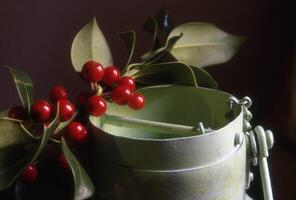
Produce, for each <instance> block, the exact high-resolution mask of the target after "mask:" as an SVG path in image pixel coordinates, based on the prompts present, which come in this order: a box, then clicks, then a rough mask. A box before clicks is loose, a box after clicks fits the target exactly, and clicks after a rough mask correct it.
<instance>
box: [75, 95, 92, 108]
mask: <svg viewBox="0 0 296 200" xmlns="http://www.w3.org/2000/svg"><path fill="white" fill-rule="evenodd" d="M90 96H91V94H90V93H86V92H84V93H80V94H79V95H78V96H77V98H76V104H77V106H82V105H83V104H85V103H86V101H87V99H88V98H89V97H90Z"/></svg>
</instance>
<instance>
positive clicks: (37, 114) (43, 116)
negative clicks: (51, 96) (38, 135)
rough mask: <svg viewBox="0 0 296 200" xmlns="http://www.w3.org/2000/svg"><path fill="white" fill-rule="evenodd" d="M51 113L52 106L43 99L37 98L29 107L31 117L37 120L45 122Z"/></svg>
mask: <svg viewBox="0 0 296 200" xmlns="http://www.w3.org/2000/svg"><path fill="white" fill-rule="evenodd" d="M51 113H52V106H51V105H50V104H49V103H48V102H47V101H44V100H39V101H37V102H36V103H34V104H33V105H32V107H31V115H32V118H33V119H34V120H35V121H37V122H47V121H49V119H50V116H51Z"/></svg>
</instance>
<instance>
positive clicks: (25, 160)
mask: <svg viewBox="0 0 296 200" xmlns="http://www.w3.org/2000/svg"><path fill="white" fill-rule="evenodd" d="M58 124H59V122H58V116H57V117H56V118H55V120H54V121H53V122H52V123H51V124H50V125H49V127H46V126H45V125H44V133H43V134H42V138H41V141H40V143H39V144H38V145H37V146H36V145H34V143H33V141H32V138H31V137H29V136H28V134H27V133H26V131H27V130H25V129H24V127H23V126H22V124H21V122H20V121H18V120H13V119H9V118H2V119H0V190H3V189H7V188H8V187H10V186H11V185H12V184H13V183H14V181H15V180H16V179H17V178H18V176H19V175H20V174H21V173H22V171H23V170H24V169H26V168H27V167H28V166H29V165H31V164H32V163H34V162H35V161H36V159H37V158H38V157H39V155H40V154H41V153H42V151H43V150H44V148H45V147H46V145H47V143H48V141H49V138H50V136H51V135H52V134H53V133H54V131H55V130H56V128H57V126H58ZM28 147H29V148H28Z"/></svg>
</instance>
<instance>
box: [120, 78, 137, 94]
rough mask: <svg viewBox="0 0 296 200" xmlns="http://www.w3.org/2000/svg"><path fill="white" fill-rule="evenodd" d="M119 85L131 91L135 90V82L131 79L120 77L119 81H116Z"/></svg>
mask: <svg viewBox="0 0 296 200" xmlns="http://www.w3.org/2000/svg"><path fill="white" fill-rule="evenodd" d="M119 85H124V86H127V87H129V88H130V90H131V91H134V90H135V88H136V82H135V80H134V79H133V78H132V77H128V76H125V77H122V78H121V79H120V80H119V81H118V86H119Z"/></svg>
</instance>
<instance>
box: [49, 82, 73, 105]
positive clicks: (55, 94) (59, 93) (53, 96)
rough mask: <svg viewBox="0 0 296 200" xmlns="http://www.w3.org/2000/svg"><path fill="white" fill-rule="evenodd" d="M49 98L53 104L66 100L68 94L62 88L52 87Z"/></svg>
mask: <svg viewBox="0 0 296 200" xmlns="http://www.w3.org/2000/svg"><path fill="white" fill-rule="evenodd" d="M49 98H50V100H51V101H52V102H53V103H56V102H57V101H58V100H61V99H68V92H67V90H66V89H65V88H64V87H62V86H54V87H53V88H52V89H51V90H50V93H49Z"/></svg>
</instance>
